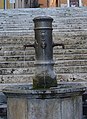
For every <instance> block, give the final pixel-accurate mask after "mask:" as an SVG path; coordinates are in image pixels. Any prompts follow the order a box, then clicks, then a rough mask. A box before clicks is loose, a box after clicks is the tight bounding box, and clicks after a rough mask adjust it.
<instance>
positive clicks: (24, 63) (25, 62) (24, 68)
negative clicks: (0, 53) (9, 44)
mask: <svg viewBox="0 0 87 119" xmlns="http://www.w3.org/2000/svg"><path fill="white" fill-rule="evenodd" d="M23 52H24V69H25V66H26V64H25V63H26V61H25V56H26V52H25V50H24V51H23Z"/></svg>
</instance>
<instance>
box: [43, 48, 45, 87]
mask: <svg viewBox="0 0 87 119" xmlns="http://www.w3.org/2000/svg"><path fill="white" fill-rule="evenodd" d="M43 61H45V50H44V49H43ZM45 70H46V66H45V64H44V65H43V75H44V76H43V78H44V88H46V71H45Z"/></svg>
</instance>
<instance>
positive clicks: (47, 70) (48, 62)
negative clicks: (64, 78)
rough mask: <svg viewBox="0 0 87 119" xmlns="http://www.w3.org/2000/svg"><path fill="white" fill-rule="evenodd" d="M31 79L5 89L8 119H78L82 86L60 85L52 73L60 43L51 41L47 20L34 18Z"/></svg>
mask: <svg viewBox="0 0 87 119" xmlns="http://www.w3.org/2000/svg"><path fill="white" fill-rule="evenodd" d="M33 21H34V30H35V43H33V44H29V45H24V47H25V48H26V47H34V48H35V58H36V60H35V67H36V70H35V76H34V78H33V85H29V84H27V85H21V86H12V87H7V88H5V89H4V90H3V92H4V93H5V94H6V96H7V117H8V119H82V94H83V93H84V91H85V86H84V84H83V83H74V82H65V83H63V82H60V83H57V78H56V75H55V72H54V70H53V65H54V61H53V47H54V46H58V45H60V46H62V47H63V48H64V45H63V44H58V43H53V41H52V21H53V19H52V18H51V17H47V16H41V17H36V18H34V20H33Z"/></svg>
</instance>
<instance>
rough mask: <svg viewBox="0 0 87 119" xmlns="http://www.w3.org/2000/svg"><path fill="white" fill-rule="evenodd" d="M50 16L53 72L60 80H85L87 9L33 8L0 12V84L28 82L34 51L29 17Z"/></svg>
mask: <svg viewBox="0 0 87 119" xmlns="http://www.w3.org/2000/svg"><path fill="white" fill-rule="evenodd" d="M41 15H47V16H51V17H52V18H53V19H54V21H53V41H54V42H57V43H63V44H64V45H65V48H64V49H62V47H55V48H54V60H55V67H54V68H55V72H56V74H57V77H58V80H61V81H86V79H87V8H85V7H84V8H62V9H61V8H44V9H41V8H37V9H15V10H0V83H2V84H3V83H25V82H32V76H33V74H34V60H35V55H34V49H33V48H26V50H24V47H23V46H24V44H30V43H33V42H34V31H33V25H34V24H33V21H32V20H33V18H34V17H36V16H41Z"/></svg>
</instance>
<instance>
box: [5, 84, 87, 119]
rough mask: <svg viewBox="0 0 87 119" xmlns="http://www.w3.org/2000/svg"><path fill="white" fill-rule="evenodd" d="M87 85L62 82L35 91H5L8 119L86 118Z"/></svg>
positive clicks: (20, 88)
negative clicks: (85, 95)
mask: <svg viewBox="0 0 87 119" xmlns="http://www.w3.org/2000/svg"><path fill="white" fill-rule="evenodd" d="M85 90H86V85H85V83H58V86H57V87H52V88H49V89H40V90H39V89H38V90H33V89H32V85H28V84H27V85H23V86H22V85H21V86H11V87H7V88H5V89H3V92H4V93H5V94H6V96H7V105H8V107H7V117H8V119H82V94H83V93H84V92H85Z"/></svg>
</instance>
